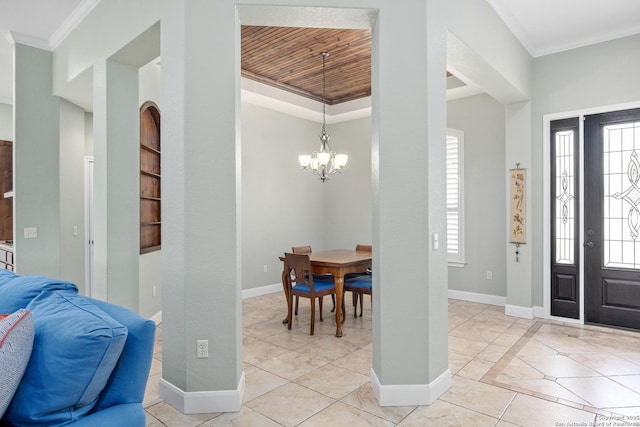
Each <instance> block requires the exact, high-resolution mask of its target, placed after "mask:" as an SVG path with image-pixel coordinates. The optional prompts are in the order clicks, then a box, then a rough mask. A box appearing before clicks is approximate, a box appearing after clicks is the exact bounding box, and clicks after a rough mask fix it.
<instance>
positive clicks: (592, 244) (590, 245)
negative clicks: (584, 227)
mask: <svg viewBox="0 0 640 427" xmlns="http://www.w3.org/2000/svg"><path fill="white" fill-rule="evenodd" d="M584 245H585V246H586V247H588V248H593V247H594V246H595V243H593V242H584Z"/></svg>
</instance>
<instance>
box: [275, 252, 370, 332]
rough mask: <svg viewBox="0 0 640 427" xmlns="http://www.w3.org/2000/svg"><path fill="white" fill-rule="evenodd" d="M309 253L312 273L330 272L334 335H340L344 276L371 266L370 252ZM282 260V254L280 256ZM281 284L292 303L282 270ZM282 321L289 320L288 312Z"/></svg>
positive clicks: (288, 300)
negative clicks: (333, 306) (334, 297)
mask: <svg viewBox="0 0 640 427" xmlns="http://www.w3.org/2000/svg"><path fill="white" fill-rule="evenodd" d="M308 255H309V259H310V261H311V270H312V271H311V272H312V273H313V274H332V275H333V280H334V283H335V286H336V307H337V310H336V311H335V312H336V337H341V336H342V322H343V321H344V313H343V310H342V299H343V289H344V276H345V275H346V274H349V273H362V272H364V271H366V270H367V268H371V252H367V251H356V250H354V249H331V250H328V251H321V252H312V253H310V254H308ZM280 260H281V261H283V262H284V256H281V257H280ZM282 286H283V288H284V294H285V298H286V299H287V309H288V308H289V307H288V305H289V304H291V303H292V301H291V298H290V296H289V287H288V286H287V281H286V271H285V269H283V271H282ZM289 312H290V311H288V312H287V317H285V319H284V320H283V321H282V323H288V322H289V315H288V313H289Z"/></svg>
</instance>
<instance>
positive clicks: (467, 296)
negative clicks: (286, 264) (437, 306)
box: [447, 289, 507, 307]
mask: <svg viewBox="0 0 640 427" xmlns="http://www.w3.org/2000/svg"><path fill="white" fill-rule="evenodd" d="M447 296H448V297H449V298H452V299H459V300H462V301H469V302H477V303H480V304H489V305H498V306H500V307H504V306H505V304H506V303H507V297H501V296H497V295H489V294H479V293H476V292H465V291H456V290H454V289H449V292H448V294H447Z"/></svg>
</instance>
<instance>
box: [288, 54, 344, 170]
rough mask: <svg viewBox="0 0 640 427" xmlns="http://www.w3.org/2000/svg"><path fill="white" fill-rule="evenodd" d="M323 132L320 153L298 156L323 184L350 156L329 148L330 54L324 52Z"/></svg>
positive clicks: (305, 167) (304, 165)
mask: <svg viewBox="0 0 640 427" xmlns="http://www.w3.org/2000/svg"><path fill="white" fill-rule="evenodd" d="M321 55H322V131H321V132H320V151H314V152H312V153H311V154H302V155H300V156H298V161H299V162H300V166H302V168H303V169H304V170H306V171H307V172H310V173H312V174H314V175H318V177H319V178H320V180H321V181H322V182H325V181H326V180H328V179H329V175H333V174H334V173H336V172H340V171H341V170H342V168H344V166H345V165H346V164H347V160H348V158H349V157H348V156H347V155H346V154H336V152H335V151H331V147H329V139H330V138H331V136H330V135H329V134H328V133H327V131H326V129H325V125H326V118H325V116H326V112H325V108H326V104H325V99H326V87H327V78H326V73H325V65H326V61H327V56H329V52H322V53H321Z"/></svg>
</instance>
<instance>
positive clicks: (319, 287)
mask: <svg viewBox="0 0 640 427" xmlns="http://www.w3.org/2000/svg"><path fill="white" fill-rule="evenodd" d="M313 287H314V289H315V291H316V292H321V291H326V290H329V289H333V288H335V285H334V284H333V279H332V280H331V282H324V281H322V282H316V281H315V280H314V281H313ZM292 289H293V290H295V291H297V292H304V293H306V294H311V288H309V285H307V284H306V283H300V284H297V285H295V286H293V287H292Z"/></svg>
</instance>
